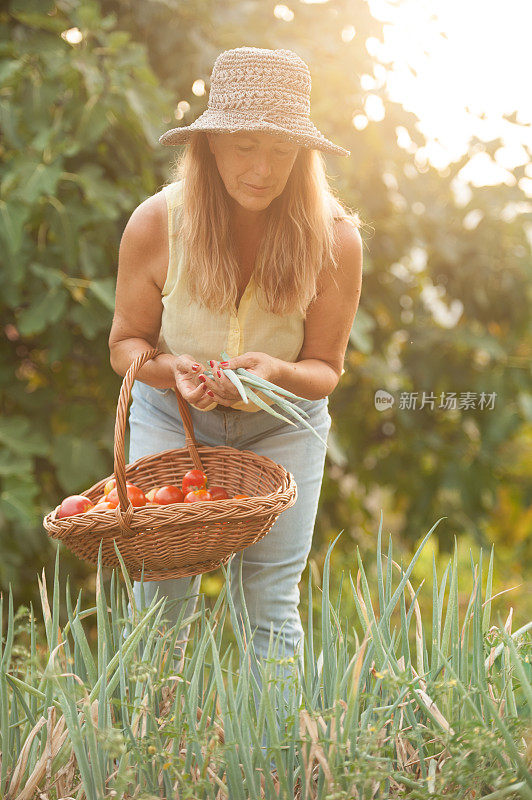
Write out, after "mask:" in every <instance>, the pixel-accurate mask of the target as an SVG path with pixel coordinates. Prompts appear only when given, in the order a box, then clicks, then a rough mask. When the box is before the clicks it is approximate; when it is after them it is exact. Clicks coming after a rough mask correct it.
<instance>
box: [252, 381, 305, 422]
mask: <svg viewBox="0 0 532 800" xmlns="http://www.w3.org/2000/svg"><path fill="white" fill-rule="evenodd" d="M246 391H247V393H248V397H249V399H250V400H253V402H254V403H256V404H257V405H258V406H260V407H261V408H263V409H264V410H265V411H267V412H268V414H272V415H273V416H274V417H278V418H279V419H282V420H284V422H286V423H288V425H293V426H294V428H297V425H295V423H294V422H291V421H290V420H289V419H286V417H283V415H282V414H278V413H277V411H274V410H273V408H272V407H271V406H269V405H268V403H265V402H264V400H261V399H260V397H259V396H258V395H256V394H255V392H254V391H253V390H252V389H250V388H249V387H248V388H247V389H246Z"/></svg>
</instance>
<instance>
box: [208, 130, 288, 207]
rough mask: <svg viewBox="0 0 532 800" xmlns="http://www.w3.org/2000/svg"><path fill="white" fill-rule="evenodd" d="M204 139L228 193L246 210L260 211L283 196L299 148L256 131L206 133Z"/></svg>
mask: <svg viewBox="0 0 532 800" xmlns="http://www.w3.org/2000/svg"><path fill="white" fill-rule="evenodd" d="M207 138H208V140H209V147H210V149H211V152H212V153H213V154H214V157H215V159H216V164H217V166H218V171H219V173H220V177H221V179H222V180H223V182H224V185H225V188H226V189H227V192H228V194H229V195H230V196H231V197H232V198H233V199H234V200H236V201H237V202H238V203H239V204H240V205H241V206H243V207H244V208H245V209H247V210H249V211H260V210H263V209H265V208H267V207H268V206H269V205H270V203H271V202H272V200H273V199H274V198H275V197H278V196H279V195H280V194H281V193H282V191H283V189H284V187H285V185H286V181H287V180H288V176H289V175H290V172H291V170H292V167H293V166H294V162H295V160H296V157H297V154H298V151H299V147H298V145H295V144H292V142H288V141H286V139H283V138H282V137H278V136H276V135H272V134H269V133H263V132H258V131H250V132H246V131H242V132H238V133H218V132H216V133H207ZM254 187H258V188H254Z"/></svg>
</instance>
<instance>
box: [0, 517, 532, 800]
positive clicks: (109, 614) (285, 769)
mask: <svg viewBox="0 0 532 800" xmlns="http://www.w3.org/2000/svg"><path fill="white" fill-rule="evenodd" d="M438 522H439V521H438ZM437 524H438V523H436V525H434V526H433V528H431V530H430V531H429V532H428V533H427V534H426V536H425V537H424V538H423V540H422V542H421V545H420V547H419V548H418V550H417V551H416V553H415V555H414V557H413V558H412V561H411V562H410V564H409V565H408V567H407V568H406V570H405V569H403V567H402V565H399V564H397V563H396V562H395V561H394V559H393V552H392V541H391V538H390V539H389V541H388V547H387V553H384V552H383V551H382V546H381V541H382V540H381V533H382V521H381V526H380V528H379V532H378V537H377V548H376V565H377V586H376V587H375V591H374V592H373V593H372V591H371V589H370V586H369V585H368V581H367V577H366V571H365V569H364V565H363V563H362V560H361V558H360V554H359V552H358V549H357V553H356V566H357V572H356V576H355V578H354V579H353V577H352V576H351V573H349V586H348V589H347V592H346V594H347V596H348V601H349V608H350V611H349V613H348V615H347V616H344V614H345V612H344V610H343V609H342V601H343V598H342V594H343V582H342V584H341V586H340V590H339V592H338V597H337V598H336V599H335V600H334V601H333V600H332V599H331V597H330V588H329V578H330V568H331V556H332V551H333V548H334V545H335V544H336V542H337V541H338V538H339V537H337V538H336V539H335V540H334V542H333V543H332V544H331V545H330V547H329V548H328V552H327V556H326V558H325V564H324V569H323V578H322V587H317V590H318V591H319V592H321V615H316V616H317V617H320V618H319V619H317V620H316V621H315V620H314V618H313V617H314V614H313V607H314V604H313V597H314V593H315V591H316V587H313V586H312V573H311V571H310V570H309V582H308V626H307V628H308V629H307V631H306V633H305V648H304V654H303V658H304V670H303V674H299V671H298V670H297V669H296V666H295V662H294V660H293V659H290V658H288V659H284V660H283V659H282V658H280V657H279V654H278V653H279V650H278V645H279V642H278V641H277V642H271V650H270V654H269V657H268V658H267V659H265V660H260V661H256V659H257V657H256V655H255V652H254V647H253V631H252V630H251V627H250V623H249V618H248V617H247V614H245V619H244V620H243V626H241V625H240V624H239V621H238V620H237V619H236V614H235V609H234V606H233V603H232V600H231V593H230V591H229V588H230V587H229V570H228V569H225V568H222V570H223V573H224V577H225V583H224V585H223V587H222V590H221V591H220V594H219V596H218V598H217V599H216V602H215V604H214V607H213V608H212V609H206V608H205V603H204V598H202V597H201V595H200V601H201V602H200V604H199V610H197V611H196V612H195V613H194V614H193V615H192V616H191V617H190V618H189V619H188V620H187V619H183V613H184V611H182V612H181V617H180V619H179V621H178V624H177V625H176V626H173V627H172V626H169V625H167V624H166V622H165V617H164V613H165V609H166V600H165V598H156V599H155V600H154V601H153V602H152V603H151V605H150V606H149V607H148V608H146V609H143V610H139V609H138V608H136V606H135V601H134V598H133V593H132V589H131V583H130V581H129V577H128V575H127V571H126V570H125V567H124V565H123V563H122V573H121V575H122V578H123V582H121V581H120V573H116V572H115V571H114V570H113V571H112V574H111V577H110V581H109V582H108V585H107V586H105V582H104V580H103V569H102V565H101V561H100V563H99V565H98V568H97V578H96V602H95V605H94V606H93V607H89V608H82V602H81V592H80V593H79V595H78V597H77V599H76V602H75V604H74V603H73V601H72V598H71V595H70V586H69V581H68V579H67V581H66V590H65V591H66V608H67V615H68V619H66V620H65V621H64V623H61V621H60V619H59V607H60V603H59V600H60V597H59V549H58V551H57V554H56V562H55V574H54V581H53V587H52V590H51V593H50V596H49V591H48V588H47V585H46V578H45V574H44V570H43V574H42V580H41V579H39V589H40V594H41V603H42V623H41V621H40V620H38V619H37V618H36V617H35V615H34V613H33V609H30V610H29V611H28V610H27V609H23V608H22V609H19V610H18V611H17V612H16V613H15V612H14V609H13V600H12V593H11V591H10V593H9V601H8V603H5V602H4V598H3V596H2V598H1V600H0V618H1V620H2V630H5V631H6V634H5V636H4V638H3V640H2V647H1V664H0V746H1V765H0V797H2V798H5V799H6V800H15V798H16V799H17V800H30V799H31V798H49V800H59V799H60V798H63V800H66V798H75V799H76V800H82V798H87V800H102V799H103V798H111V797H118V798H128V799H129V798H131V799H132V798H135V799H136V800H148V798H149V799H150V800H151V798H170V797H171V798H195V799H196V798H197V799H199V798H206V799H207V798H209V799H212V800H218V799H220V800H222V799H223V798H230V800H245V799H247V798H277V797H282V798H301V800H303V799H304V798H305V799H306V798H320V800H340V799H341V798H342V799H343V798H346V799H347V798H349V799H351V798H360V800H366V798H368V799H369V798H382V799H383V800H384V799H386V800H388V798H398V797H408V798H412V800H415V799H416V798H424V799H425V798H429V797H430V798H440V797H441V798H448V799H451V798H452V799H453V800H454V799H455V798H456V800H458V798H460V799H461V798H467V799H468V800H469V798H475V800H477V798H484V800H487V798H490V800H496V799H497V800H498V798H526V799H527V800H532V775H531V771H530V766H531V763H532V682H531V681H532V675H531V655H532V646H531V644H532V643H531V631H532V621H531V622H529V623H527V624H525V625H524V626H522V627H521V629H520V630H517V631H514V632H512V630H511V613H510V615H509V616H508V619H507V621H506V623H502V622H501V621H499V623H498V624H492V623H491V620H490V616H491V600H492V595H491V586H492V573H493V559H494V550H493V548H492V550H491V554H490V559H489V564H488V567H487V576H486V582H485V583H486V586H485V590H484V596H482V594H483V592H482V585H483V563H482V562H483V558H482V557H483V553H482V550H481V551H480V558H479V563H478V564H473V561H471V571H472V575H473V589H472V592H471V595H470V598H469V603H468V607H467V610H466V613H465V616H464V619H463V620H460V619H459V604H458V592H459V575H458V569H457V558H456V545H455V552H454V557H453V558H452V559H451V560H450V561H449V563H448V565H447V567H446V569H445V571H444V574H443V576H442V577H441V579H439V578H438V576H437V574H436V567H435V563H434V559H433V569H432V587H433V588H432V595H433V604H432V627H431V630H430V631H428V632H427V631H426V630H425V627H424V625H423V621H422V617H421V612H420V608H419V603H418V599H417V597H418V594H419V590H420V588H421V585H420V586H419V587H418V588H417V589H416V590H414V588H413V586H412V584H411V582H410V580H409V578H410V576H411V573H412V570H413V567H414V565H415V563H416V561H417V559H418V558H419V556H420V554H421V552H422V550H423V547H424V546H425V544H426V542H427V540H428V539H429V537H430V536H431V535H432V533H433V532H434V530H435V528H436V526H437ZM422 583H423V582H422ZM239 591H240V592H241V594H242V596H243V592H242V585H241V583H240V586H239ZM446 593H447V594H446ZM373 595H375V596H373ZM445 598H446V599H445ZM128 600H129V602H130V603H131V606H132V608H133V615H132V619H130V618H129V616H128V612H127V603H128ZM5 605H7V609H6V608H5ZM184 607H185V603H183V610H184ZM244 608H245V605H244ZM4 616H5V617H6V620H5V621H4ZM228 616H229V618H230V620H231V623H232V627H233V631H234V639H233V642H235V643H236V649H235V646H234V644H230V645H229V646H228V647H226V648H225V649H224V650H223V651H222V639H223V630H224V625H225V624H226V622H227V617H228ZM92 617H95V618H96V624H97V632H98V636H97V640H96V642H95V643H94V644H93V645H92V646H91V644H90V643H89V637H88V635H87V631H86V627H87V624H88V623H89V622H92V619H91V618H92ZM187 623H190V624H191V629H190V635H189V642H188V644H187V645H186V650H185V652H184V653H183V649H182V647H183V645H185V642H182V641H179V640H178V639H177V634H178V632H179V630H181V629H182V628H183V627H184V626H185V625H186V624H187ZM251 659H254V660H255V661H256V663H257V664H259V669H260V671H261V675H262V685H263V686H264V687H268V688H267V691H266V690H265V691H262V692H260V693H259V697H260V703H259V705H258V708H256V706H255V702H254V699H253V689H254V688H255V690H257V689H259V687H258V686H257V685H255V686H254V685H253V684H254V681H255V679H254V676H253V673H252V671H251V670H250V669H247V668H244V667H245V666H246V665H248V664H249V663H250V660H251ZM281 663H285V664H288V666H289V667H291V666H293V670H292V682H293V691H292V694H291V697H292V701H291V705H290V707H289V708H288V709H287V710H286V716H285V717H283V718H281V716H280V714H279V709H280V708H281V707H282V696H283V694H282V686H281V681H280V680H278V679H277V677H276V676H277V673H276V667H277V666H278V665H279V664H281ZM263 737H264V740H265V741H266V744H267V749H266V748H262V747H261V742H262V741H263ZM272 762H273V765H274V766H275V769H274V770H272Z"/></svg>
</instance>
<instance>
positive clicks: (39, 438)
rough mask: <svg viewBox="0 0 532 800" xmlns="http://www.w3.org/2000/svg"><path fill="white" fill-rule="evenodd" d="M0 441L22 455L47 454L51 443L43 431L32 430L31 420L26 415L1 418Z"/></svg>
mask: <svg viewBox="0 0 532 800" xmlns="http://www.w3.org/2000/svg"><path fill="white" fill-rule="evenodd" d="M0 442H1V443H2V444H3V445H4V447H7V448H8V449H9V450H12V451H13V452H15V453H18V454H20V455H25V456H28V455H40V456H41V455H46V454H47V453H48V449H49V445H48V442H47V441H46V439H45V438H44V436H43V435H42V434H41V433H37V432H36V431H32V430H31V424H30V421H29V420H28V419H26V418H24V417H15V416H11V417H4V418H3V419H0Z"/></svg>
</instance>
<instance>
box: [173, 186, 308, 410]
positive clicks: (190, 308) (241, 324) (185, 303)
mask: <svg viewBox="0 0 532 800" xmlns="http://www.w3.org/2000/svg"><path fill="white" fill-rule="evenodd" d="M181 190H182V181H175V182H174V183H171V184H169V185H167V186H165V187H163V192H164V195H165V197H166V204H167V208H168V241H169V260H168V272H167V276H166V281H165V284H164V286H163V291H162V304H163V311H162V317H161V330H160V334H159V341H158V344H157V346H158V348H159V349H160V350H161V351H162V352H165V353H173V354H174V355H180V354H181V353H188V354H189V355H191V356H192V357H193V358H195V359H196V360H197V361H199V362H201V363H202V364H204V365H205V366H207V365H208V363H209V360H210V359H213V360H215V361H221V360H222V359H221V351H222V350H225V351H226V353H227V355H228V356H229V357H230V358H231V357H234V356H237V355H242V353H247V352H253V351H258V352H262V353H268V355H270V356H273V357H274V358H279V359H282V360H283V361H291V362H295V361H296V359H297V356H298V355H299V352H300V350H301V347H302V346H303V339H304V326H305V320H304V317H303V316H301V315H300V314H291V315H285V316H281V315H278V314H273V313H271V312H269V311H265V310H264V308H262V307H261V306H260V305H259V303H258V292H259V291H260V287H258V286H256V285H255V283H254V281H253V276H252V277H251V279H250V281H249V283H248V285H247V287H246V290H245V292H244V294H243V295H242V298H241V300H240V304H239V307H238V310H237V311H236V313H235V311H234V310H231V311H224V312H220V313H217V312H216V311H212V310H211V309H209V308H207V307H206V306H205V305H203V304H201V303H198V302H196V301H195V300H194V299H193V298H192V297H191V296H190V295H189V293H188V290H187V282H186V275H185V270H184V264H183V261H184V259H183V253H182V251H181V248H180V244H179V238H178V235H177V233H176V230H177V228H176V224H175V223H176V220H175V213H176V209H177V208H178V206H179V203H180V202H181V198H182V191H181ZM254 391H256V394H257V395H258V396H259V397H260V398H261V400H263V401H264V402H265V403H267V404H268V405H272V404H273V403H274V402H275V401H274V400H272V399H271V398H269V397H267V396H266V395H264V394H263V393H262V392H260V391H258V390H254ZM217 405H218V404H217V403H216V402H213V403H211V404H210V405H209V406H207V407H206V408H204V409H201V410H202V411H210V410H211V409H213V408H215V406H217ZM232 408H236V409H239V410H242V411H260V406H258V405H257V404H256V403H253V402H252V401H251V400H250V401H249V402H248V403H244V401H243V400H239V401H237V402H235V403H233V404H232ZM278 410H280V409H278Z"/></svg>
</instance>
